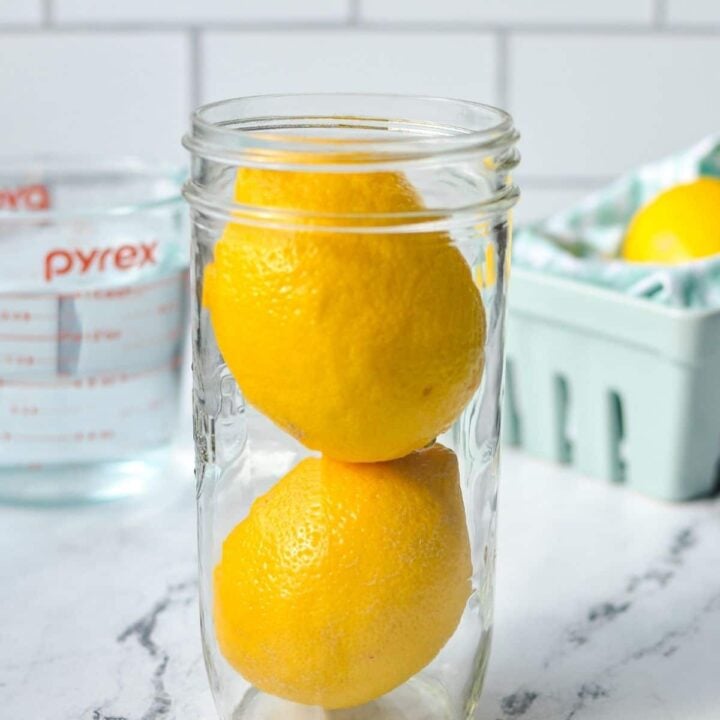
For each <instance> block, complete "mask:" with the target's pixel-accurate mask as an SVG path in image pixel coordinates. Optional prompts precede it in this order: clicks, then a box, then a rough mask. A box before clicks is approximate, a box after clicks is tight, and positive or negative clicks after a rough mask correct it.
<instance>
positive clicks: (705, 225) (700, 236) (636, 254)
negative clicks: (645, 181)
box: [621, 178, 720, 264]
mask: <svg viewBox="0 0 720 720" xmlns="http://www.w3.org/2000/svg"><path fill="white" fill-rule="evenodd" d="M716 253H720V180H717V179H715V178H700V179H699V180H695V181H694V182H691V183H687V184H685V185H677V186H676V187H673V188H670V189H669V190H666V191H665V192H663V193H660V195H658V196H657V197H656V198H655V199H654V200H653V201H652V202H650V203H648V204H647V205H646V206H645V207H643V208H641V209H640V210H639V211H638V212H637V213H636V215H635V217H634V218H633V220H632V222H631V223H630V227H629V228H628V231H627V234H626V236H625V240H624V242H623V246H622V249H621V255H622V257H623V258H625V259H626V260H632V261H635V262H657V263H667V264H673V263H681V262H687V261H688V260H693V259H695V258H701V257H706V256H708V255H714V254H716Z"/></svg>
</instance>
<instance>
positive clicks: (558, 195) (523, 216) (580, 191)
mask: <svg viewBox="0 0 720 720" xmlns="http://www.w3.org/2000/svg"><path fill="white" fill-rule="evenodd" d="M517 182H518V184H519V185H520V200H519V202H518V204H517V205H516V207H515V212H514V214H515V222H516V225H517V226H522V225H524V224H527V223H531V222H536V221H538V220H543V219H545V218H547V217H549V216H550V215H553V214H554V213H556V212H560V211H561V210H566V209H567V208H569V207H571V206H572V205H574V204H575V203H576V202H578V201H579V200H582V199H583V198H584V197H585V196H586V195H589V194H590V193H591V192H593V189H594V187H593V186H592V185H588V184H583V185H581V186H580V187H578V186H572V185H568V186H567V187H565V186H561V187H547V188H544V187H542V186H539V185H537V184H535V183H532V184H528V185H524V184H523V181H522V178H518V181H517ZM600 185H601V183H600V182H598V184H597V187H600Z"/></svg>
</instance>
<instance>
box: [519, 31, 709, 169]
mask: <svg viewBox="0 0 720 720" xmlns="http://www.w3.org/2000/svg"><path fill="white" fill-rule="evenodd" d="M719 65H720V42H718V40H717V39H715V38H709V37H686V36H683V37H679V36H669V35H663V36H655V37H652V36H642V35H638V36H633V35H625V36H622V37H612V36H609V35H589V36H576V37H568V36H567V35H543V36H539V35H532V36H530V35H521V36H517V37H516V38H514V39H513V40H512V41H511V43H510V78H509V79H510V86H509V91H508V97H509V109H510V111H511V112H512V113H513V115H514V116H515V120H516V123H517V126H518V128H519V130H520V132H521V133H522V135H523V138H522V141H521V144H520V149H521V152H522V154H523V164H522V171H523V172H524V173H526V174H533V175H537V176H548V175H553V176H558V175H561V176H596V177H597V176H607V175H611V174H614V173H617V172H620V171H622V170H626V169H628V168H631V167H633V166H636V165H638V164H639V163H644V162H647V161H650V160H654V159H656V158H659V157H662V156H663V155H666V154H668V153H672V152H675V151H677V150H680V149H682V148H684V147H685V146H686V145H690V144H692V143H694V142H695V141H697V140H698V139H700V138H701V137H703V136H704V135H706V134H708V133H710V132H714V131H715V132H716V131H717V129H718V117H720V94H718V93H717V92H714V91H713V88H712V77H713V69H714V68H717V67H718V66H719Z"/></svg>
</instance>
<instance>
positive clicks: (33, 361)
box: [1, 355, 56, 367]
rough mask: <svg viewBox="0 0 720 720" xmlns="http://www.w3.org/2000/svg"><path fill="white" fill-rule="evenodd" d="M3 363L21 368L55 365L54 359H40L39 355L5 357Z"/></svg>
mask: <svg viewBox="0 0 720 720" xmlns="http://www.w3.org/2000/svg"><path fill="white" fill-rule="evenodd" d="M1 359H2V362H3V363H5V364H6V365H20V366H21V367H34V366H35V365H53V366H54V365H55V363H56V359H55V358H54V357H51V358H49V357H38V356H37V355H4V356H3V357H2V358H1Z"/></svg>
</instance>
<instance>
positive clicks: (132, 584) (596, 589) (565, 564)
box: [0, 451, 720, 720]
mask: <svg viewBox="0 0 720 720" xmlns="http://www.w3.org/2000/svg"><path fill="white" fill-rule="evenodd" d="M503 465H504V469H503V479H502V492H501V501H500V513H501V518H500V538H499V550H498V585H497V603H496V630H495V639H494V647H493V653H492V660H491V663H490V670H489V673H488V677H487V683H486V688H485V692H484V696H483V702H482V704H481V708H480V713H479V715H478V720H517V719H520V720H626V719H627V720H717V718H718V717H720V676H719V675H718V670H720V501H719V500H714V501H703V502H696V503H691V504H686V505H670V504H664V503H660V502H656V501H652V500H648V499H646V498H644V497H641V496H638V495H634V494H632V493H630V492H628V491H625V490H622V489H619V488H615V487H609V486H607V485H605V484H602V483H600V482H598V481H593V480H588V479H586V478H582V477H579V476H577V475H576V474H575V473H573V472H572V471H570V470H568V469H563V468H560V467H557V466H553V465H550V464H546V463H542V462H539V461H535V460H531V459H528V458H527V457H525V456H523V455H521V454H518V453H515V452H511V451H506V453H505V457H504V462H503ZM191 467H192V459H191V456H190V453H189V451H184V452H181V453H179V454H178V456H177V462H176V464H175V466H174V468H173V471H172V473H171V474H170V476H171V477H170V478H169V482H168V484H167V485H166V487H165V488H164V489H163V492H162V493H160V494H159V495H158V496H155V497H152V498H147V499H146V500H145V501H143V502H137V501H136V502H128V503H119V504H115V505H106V506H99V507H88V508H82V509H59V510H58V509H56V510H30V509H11V508H3V509H0V617H2V623H0V717H2V718H7V719H8V720H11V719H12V720H19V719H20V718H33V720H165V719H173V720H214V718H215V716H214V712H213V707H212V700H211V698H210V693H209V690H208V688H207V682H206V678H205V672H204V669H203V664H202V658H201V651H200V640H199V629H198V621H197V605H196V572H195V526H194V505H193V503H194V492H193V487H192V480H191V475H190V468H191Z"/></svg>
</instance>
